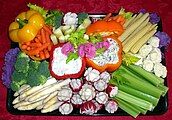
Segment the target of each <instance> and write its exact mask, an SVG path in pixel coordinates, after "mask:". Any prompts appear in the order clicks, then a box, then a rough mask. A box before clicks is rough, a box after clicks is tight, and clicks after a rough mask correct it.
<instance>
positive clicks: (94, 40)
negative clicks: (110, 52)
mask: <svg viewBox="0 0 172 120" xmlns="http://www.w3.org/2000/svg"><path fill="white" fill-rule="evenodd" d="M89 41H90V42H91V43H93V44H96V43H98V42H102V41H103V39H102V37H101V35H97V36H90V39H89Z"/></svg>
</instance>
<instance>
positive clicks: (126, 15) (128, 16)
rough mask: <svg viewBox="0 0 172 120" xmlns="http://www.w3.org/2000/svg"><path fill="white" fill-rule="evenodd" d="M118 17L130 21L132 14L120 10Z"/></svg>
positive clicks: (122, 9)
mask: <svg viewBox="0 0 172 120" xmlns="http://www.w3.org/2000/svg"><path fill="white" fill-rule="evenodd" d="M119 15H122V16H124V18H125V19H130V18H131V17H132V15H133V13H132V12H125V9H124V8H121V9H120V11H119Z"/></svg>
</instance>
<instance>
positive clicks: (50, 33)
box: [43, 25, 52, 34]
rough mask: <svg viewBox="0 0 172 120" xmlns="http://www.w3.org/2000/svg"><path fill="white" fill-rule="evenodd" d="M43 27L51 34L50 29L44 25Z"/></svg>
mask: <svg viewBox="0 0 172 120" xmlns="http://www.w3.org/2000/svg"><path fill="white" fill-rule="evenodd" d="M43 29H44V30H45V31H46V32H48V33H49V34H52V31H51V30H50V28H49V27H47V26H46V25H44V26H43Z"/></svg>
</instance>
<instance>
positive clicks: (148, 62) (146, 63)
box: [143, 59, 153, 72]
mask: <svg viewBox="0 0 172 120" xmlns="http://www.w3.org/2000/svg"><path fill="white" fill-rule="evenodd" d="M143 69H145V70H146V71H149V72H151V71H152V69H153V62H152V61H151V60H148V59H145V60H143Z"/></svg>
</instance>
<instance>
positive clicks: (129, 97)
mask: <svg viewBox="0 0 172 120" xmlns="http://www.w3.org/2000/svg"><path fill="white" fill-rule="evenodd" d="M116 97H117V98H120V99H122V100H125V101H127V102H129V103H131V104H134V105H136V106H138V107H141V108H143V109H146V110H152V109H153V105H152V103H150V102H148V101H145V100H143V99H140V98H138V97H135V96H133V95H130V94H128V93H125V92H123V91H121V90H118V94H117V95H116Z"/></svg>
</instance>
